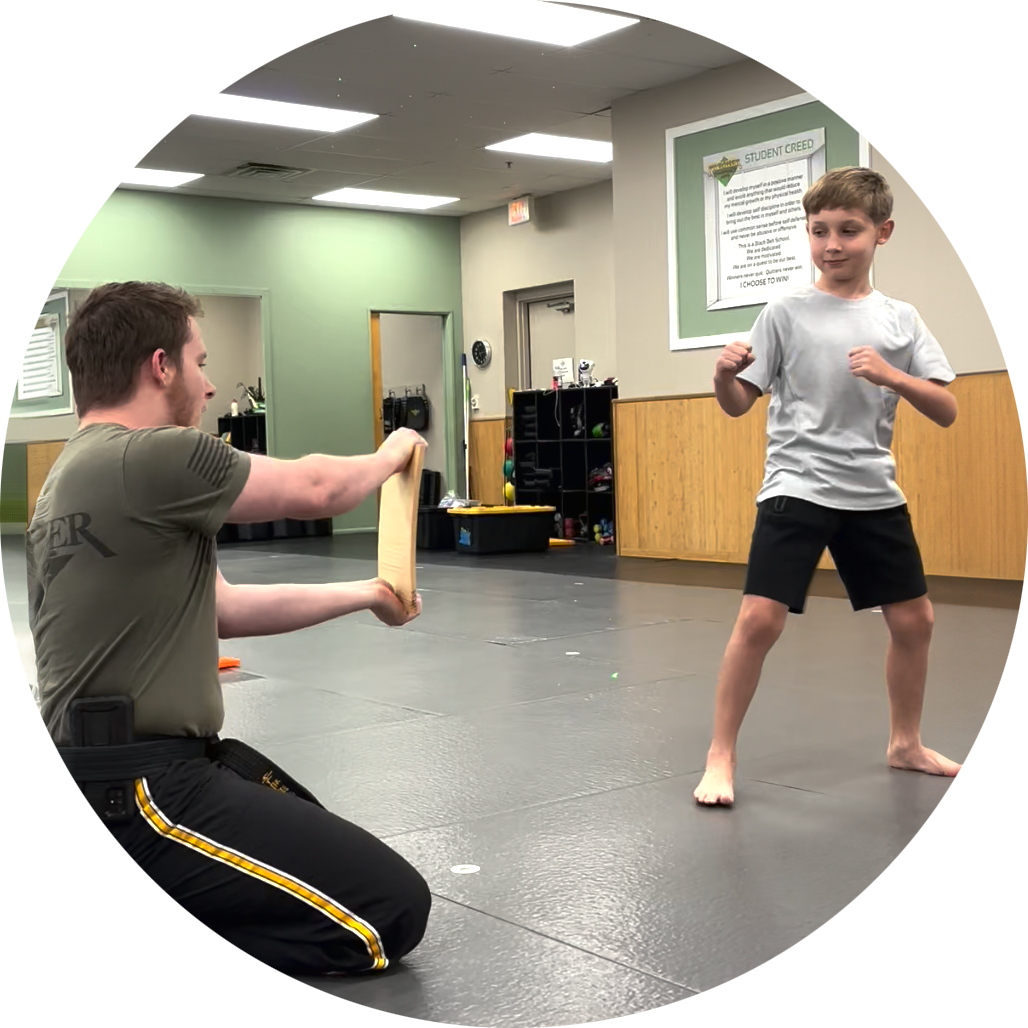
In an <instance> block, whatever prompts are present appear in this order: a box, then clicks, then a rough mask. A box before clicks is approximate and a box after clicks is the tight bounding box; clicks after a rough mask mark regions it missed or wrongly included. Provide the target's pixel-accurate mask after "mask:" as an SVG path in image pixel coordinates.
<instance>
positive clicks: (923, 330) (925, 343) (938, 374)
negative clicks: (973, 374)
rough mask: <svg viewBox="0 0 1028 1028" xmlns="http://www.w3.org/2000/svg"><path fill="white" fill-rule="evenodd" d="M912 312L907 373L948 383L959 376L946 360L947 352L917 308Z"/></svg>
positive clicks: (915, 376)
mask: <svg viewBox="0 0 1028 1028" xmlns="http://www.w3.org/2000/svg"><path fill="white" fill-rule="evenodd" d="M912 314H913V319H914V324H913V345H912V346H911V348H910V367H909V369H908V371H907V374H908V375H913V377H914V378H924V379H929V378H930V379H933V380H934V381H936V382H943V383H945V384H946V385H948V384H949V383H950V382H952V381H953V379H955V378H956V377H957V376H956V375H955V374H954V373H953V369H952V368H951V367H950V364H949V361H948V360H946V354H945V353H943V350H942V347H941V346H940V345H939V342H938V340H937V339H936V338H935V336H933V335H932V333H931V332H929V331H928V326H927V325H926V324H925V323H924V321H923V320H922V319H921V315H920V314H918V313H917V311H916V310H914V311H912Z"/></svg>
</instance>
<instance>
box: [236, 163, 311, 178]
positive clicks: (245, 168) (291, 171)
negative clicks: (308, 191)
mask: <svg viewBox="0 0 1028 1028" xmlns="http://www.w3.org/2000/svg"><path fill="white" fill-rule="evenodd" d="M310 173H311V169H310V168H287V167H285V165H282V164H253V163H249V164H240V165H239V167H238V168H233V169H232V170H231V171H229V172H226V174H225V177H226V178H259V179H264V180H266V181H275V182H291V181H292V180H293V179H295V178H299V177H300V176H301V175H309V174H310Z"/></svg>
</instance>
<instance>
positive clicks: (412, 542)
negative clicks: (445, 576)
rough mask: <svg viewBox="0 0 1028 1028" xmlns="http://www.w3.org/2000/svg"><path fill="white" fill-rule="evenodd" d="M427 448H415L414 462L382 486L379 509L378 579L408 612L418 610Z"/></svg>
mask: <svg viewBox="0 0 1028 1028" xmlns="http://www.w3.org/2000/svg"><path fill="white" fill-rule="evenodd" d="M424 463H425V447H424V446H416V447H414V453H413V455H412V456H411V459H410V463H408V465H407V467H405V468H404V469H403V471H399V472H397V473H396V474H395V475H393V477H392V478H390V479H389V480H388V481H387V482H386V483H385V484H384V485H383V486H382V499H381V503H380V506H379V510H378V577H379V578H381V579H384V580H385V581H386V582H388V583H389V584H390V585H391V586H392V587H393V589H394V591H395V592H396V595H397V596H398V597H399V598H400V601H401V602H402V603H403V605H404V607H405V608H406V609H407V611H408V612H413V610H414V607H415V602H414V595H415V592H416V591H417V581H416V579H415V574H414V569H415V564H416V552H415V551H416V549H417V532H418V499H419V496H420V493H421V469H422V467H423V466H424Z"/></svg>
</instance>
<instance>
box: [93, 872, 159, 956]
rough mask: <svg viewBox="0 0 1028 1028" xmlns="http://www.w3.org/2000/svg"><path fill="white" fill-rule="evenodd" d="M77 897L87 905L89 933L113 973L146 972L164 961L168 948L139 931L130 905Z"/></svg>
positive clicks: (98, 898) (96, 897) (97, 898)
mask: <svg viewBox="0 0 1028 1028" xmlns="http://www.w3.org/2000/svg"><path fill="white" fill-rule="evenodd" d="M75 894H76V895H77V896H78V897H79V900H81V901H82V902H83V903H84V904H85V927H86V930H87V931H88V932H89V935H90V937H91V938H93V941H94V943H96V944H97V952H98V953H99V954H100V959H101V960H103V961H104V963H105V964H107V966H108V967H110V968H111V970H122V971H134V970H145V969H146V968H147V967H152V966H154V965H159V964H160V961H161V960H163V959H164V944H163V943H161V942H158V941H157V940H156V939H153V938H152V937H151V935H148V934H146V933H145V932H143V931H140V930H139V925H138V924H136V913H135V911H134V910H133V908H132V906H131V905H130V904H123V903H114V902H113V901H111V900H101V898H100V897H99V896H95V895H93V894H91V893H89V892H84V891H82V890H81V889H76V891H75Z"/></svg>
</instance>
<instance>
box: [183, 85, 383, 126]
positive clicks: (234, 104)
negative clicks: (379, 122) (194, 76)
mask: <svg viewBox="0 0 1028 1028" xmlns="http://www.w3.org/2000/svg"><path fill="white" fill-rule="evenodd" d="M193 113H194V114H198V115H200V116H202V117H204V118H224V119H225V120H226V121H249V122H253V123H254V124H257V125H275V126H278V127H279V128H296V129H307V130H309V131H311V132H324V133H326V134H327V133H331V132H342V131H343V129H348V128H353V126H354V125H362V124H364V122H366V121H372V120H373V119H374V118H377V117H378V115H377V114H361V113H359V112H358V111H337V110H336V109H335V108H333V107H308V106H307V105H306V104H286V103H281V102H279V101H278V100H258V99H256V98H255V97H252V96H235V95H233V94H231V93H218V94H217V95H215V96H212V97H211V98H210V99H209V100H207V101H205V102H204V103H202V104H201V105H200V107H199V108H198V109H197V110H195V111H193Z"/></svg>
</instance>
